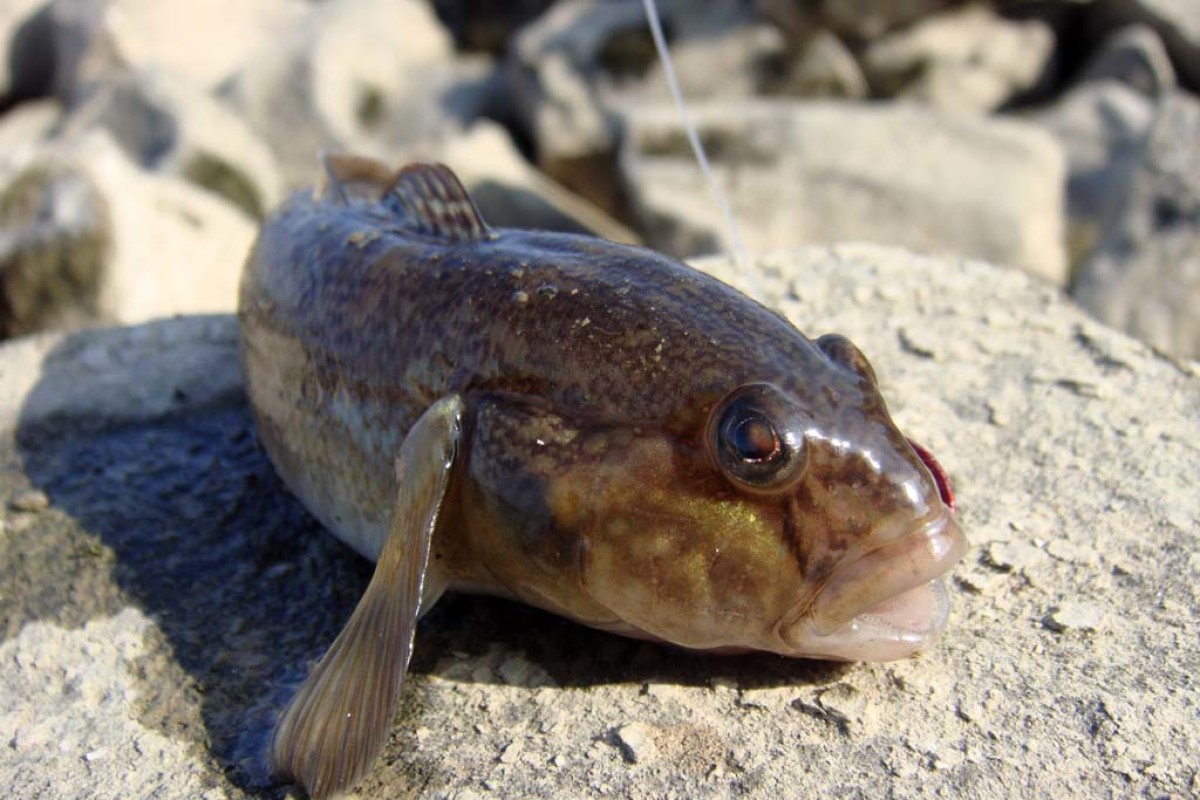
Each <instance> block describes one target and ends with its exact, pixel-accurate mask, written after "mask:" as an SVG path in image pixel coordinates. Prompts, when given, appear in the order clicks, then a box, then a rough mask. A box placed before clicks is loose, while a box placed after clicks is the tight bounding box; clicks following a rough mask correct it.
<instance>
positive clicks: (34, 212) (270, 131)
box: [0, 0, 1200, 800]
mask: <svg viewBox="0 0 1200 800" xmlns="http://www.w3.org/2000/svg"><path fill="white" fill-rule="evenodd" d="M660 5H661V6H662V9H663V15H664V23H665V27H666V29H667V33H668V37H669V38H670V40H671V42H672V47H673V50H674V53H675V56H676V59H677V66H678V69H679V72H680V77H681V81H682V83H683V89H684V92H685V94H686V95H687V96H688V98H689V99H690V101H691V105H692V113H693V116H694V117H695V119H696V122H697V125H698V128H699V131H700V135H701V138H702V139H703V140H704V142H705V143H706V146H707V148H708V150H709V154H710V157H711V158H712V161H713V163H714V167H715V170H716V173H717V177H718V179H719V180H720V181H721V182H722V184H723V185H724V186H725V187H726V189H727V191H728V192H729V195H730V201H731V205H732V206H733V209H734V211H735V214H736V216H737V217H738V219H739V221H740V223H741V226H742V236H743V238H744V240H745V241H746V243H747V245H748V247H749V249H750V250H751V251H752V252H753V253H757V254H759V255H757V256H755V257H754V258H753V261H754V264H753V266H752V267H751V269H753V270H754V271H755V274H758V275H760V277H759V278H758V282H759V283H761V284H762V286H763V288H764V294H765V295H766V300H767V302H768V304H769V305H772V306H773V307H776V308H779V309H780V310H782V311H783V312H784V313H786V314H788V315H789V316H790V317H791V318H793V319H794V320H795V321H796V322H797V324H798V325H799V326H800V328H801V329H802V330H805V331H807V332H808V333H810V334H813V335H815V334H818V333H822V332H826V331H830V330H837V331H841V332H843V333H846V334H847V335H849V336H850V337H851V338H853V339H854V340H855V341H856V342H857V343H858V344H859V345H860V346H861V347H862V348H863V350H865V351H866V352H867V354H868V355H869V356H870V357H871V359H872V361H873V363H874V365H875V368H876V371H877V372H878V373H879V374H880V377H881V379H882V381H883V384H884V390H885V395H886V396H887V397H888V399H889V402H890V403H891V404H892V407H893V411H894V413H895V415H896V417H897V418H898V420H899V421H900V422H901V423H902V425H903V426H904V427H906V429H907V430H908V431H909V432H910V433H911V434H912V435H913V436H914V437H915V438H917V439H919V440H920V441H922V442H924V443H925V444H927V445H929V446H930V447H931V449H933V450H934V451H935V452H936V453H937V454H938V457H939V459H940V460H941V461H942V463H943V464H944V465H945V466H946V467H947V468H948V469H949V471H950V472H951V473H952V475H953V477H954V479H955V481H956V484H957V487H958V491H959V494H960V499H961V507H962V510H961V514H962V521H963V525H964V529H965V530H966V532H967V534H968V536H969V537H970V539H971V542H972V545H973V549H972V550H971V552H970V553H969V555H968V556H967V558H966V559H965V561H964V562H963V564H962V565H960V567H959V568H958V569H957V570H956V573H955V579H954V586H953V589H954V594H955V600H956V610H955V614H954V618H953V620H952V625H951V628H950V630H949V632H948V633H947V635H946V637H945V638H944V640H943V641H942V642H941V643H940V644H939V645H938V646H937V647H936V648H935V649H933V650H932V651H930V652H928V653H926V654H924V655H922V656H921V657H919V658H916V659H913V660H910V661H905V662H900V663H897V664H891V665H876V666H851V667H846V666H831V665H822V664H818V663H810V662H789V661H785V660H783V659H778V658H775V657H761V656H760V657H739V658H733V659H730V658H712V657H704V656H696V655H690V654H685V653H678V652H675V651H672V650H670V649H667V648H661V647H655V646H652V645H648V644H641V643H636V642H631V641H627V640H624V639H620V638H617V637H612V636H607V635H604V634H601V633H596V632H593V631H589V630H586V629H582V628H580V627H578V626H574V625H571V624H569V623H567V622H564V621H562V620H558V619H556V618H553V617H549V616H546V615H544V614H541V613H538V612H535V611H532V610H529V609H526V608H523V607H519V606H515V605H512V604H507V603H502V602H498V601H494V600H481V599H473V598H452V599H450V600H448V601H445V602H444V603H443V604H442V605H440V606H439V607H438V608H437V609H435V611H434V612H433V613H432V614H431V615H430V616H429V617H428V618H427V619H426V620H425V621H424V622H423V623H422V626H421V629H420V633H419V635H418V644H417V652H416V656H415V660H414V673H415V678H414V680H413V681H412V682H411V684H410V685H409V687H408V689H407V690H406V692H407V694H406V698H405V702H404V706H403V709H402V712H401V715H400V718H399V719H398V721H397V725H396V728H395V732H394V734H393V737H392V740H391V742H390V743H389V745H388V749H387V752H386V755H385V757H384V758H383V759H382V760H381V761H380V764H379V766H378V768H377V769H376V771H375V772H373V773H372V775H371V776H370V777H369V778H368V779H367V780H366V781H365V782H364V784H363V785H362V786H360V787H359V788H358V790H357V791H358V793H359V794H360V795H361V796H363V797H377V796H389V797H390V796H414V797H462V798H470V797H484V796H498V797H541V796H556V797H560V796H561V797H573V796H616V797H621V796H629V797H646V798H649V797H681V798H683V797H697V796H715V797H725V796H729V797H733V796H750V797H768V796H782V797H811V796H830V795H833V796H839V797H842V796H844V797H864V798H865V797H879V796H899V797H908V796H952V797H960V796H971V797H982V798H1001V797H1009V796H1036V797H1055V798H1058V797H1064V796H1069V797H1081V798H1082V797H1088V798H1091V797H1107V796H1130V795H1133V796H1147V797H1187V796H1197V797H1200V770H1198V769H1197V764H1196V757H1195V754H1196V753H1197V752H1200V689H1198V687H1197V683H1196V677H1195V676H1196V675H1197V674H1200V622H1198V621H1197V608H1200V594H1198V590H1197V588H1196V587H1197V586H1198V585H1200V580H1198V579H1200V559H1198V557H1197V556H1196V555H1195V553H1196V552H1197V541H1196V540H1197V534H1198V532H1200V490H1198V488H1197V477H1196V476H1197V475H1200V436H1198V435H1197V434H1198V433H1200V428H1197V419H1198V418H1200V367H1197V362H1196V361H1194V360H1190V359H1195V358H1196V357H1197V356H1200V314H1198V313H1197V309H1200V144H1198V143H1200V99H1197V91H1200V23H1198V21H1200V4H1198V3H1197V2H1195V0H1175V1H1174V2H1162V1H1161V0H1154V1H1153V2H1151V1H1150V0H1091V1H1090V2H1078V1H1077V0H1072V1H1070V2H1068V1H1067V0H1062V2H1054V1H1051V2H1039V3H1015V4H1010V3H1005V4H990V3H965V4H964V3H959V2H947V1H946V0H911V2H905V3H883V2H873V1H870V0H868V1H866V2H849V1H848V0H847V1H846V2H826V3H815V2H804V1H803V0H760V1H759V2H757V3H745V2H736V1H735V0H717V2H698V1H697V0H660ZM320 149H332V150H339V149H341V150H350V151H354V152H360V153H365V154H370V155H374V156H376V157H379V158H383V159H385V160H388V161H390V162H396V163H403V162H405V161H408V160H412V159H417V158H420V159H440V160H444V161H446V162H447V163H448V164H450V165H451V166H452V167H453V168H454V169H455V170H456V171H458V172H459V174H460V175H461V176H462V177H463V179H464V182H465V183H466V184H467V186H468V187H469V188H470V190H471V191H472V193H473V194H474V196H475V197H476V199H477V201H478V203H479V205H480V206H481V208H482V209H483V213H484V216H485V217H486V218H487V219H488V220H489V221H491V222H492V223H493V224H498V225H512V226H524V227H538V228H546V229H555V230H570V231H585V232H593V233H597V234H600V235H603V236H606V237H609V238H615V239H620V240H622V241H631V242H643V243H647V244H650V245H652V246H654V247H656V248H658V249H660V250H664V251H666V252H669V253H673V254H675V255H678V256H680V257H693V256H697V255H701V254H705V253H713V252H721V251H725V250H726V249H727V248H728V245H727V236H728V234H727V232H726V230H725V227H724V225H723V224H722V223H721V219H720V215H719V213H718V211H717V208H716V206H715V204H713V203H712V202H711V201H710V200H709V195H708V193H707V189H706V188H705V187H704V185H703V183H702V180H701V178H700V174H699V172H698V170H697V168H696V167H695V164H694V162H693V160H692V156H691V154H690V152H689V151H688V149H687V147H686V142H685V137H684V133H683V130H682V128H681V125H680V123H679V121H678V116H677V113H676V111H675V110H674V108H673V106H672V105H670V102H669V99H668V96H667V92H666V88H665V84H664V82H663V75H662V70H661V67H660V66H659V65H658V63H657V62H656V60H655V56H654V53H653V48H652V46H651V44H650V40H649V36H648V33H647V29H646V26H645V22H644V18H643V17H642V9H641V4H640V3H639V2H636V1H635V0H610V1H609V2H599V1H596V0H566V1H565V2H557V3H551V2H549V0H521V2H513V3H490V2H479V1H477V0H476V1H472V0H435V2H432V3H431V4H427V3H424V2H418V1H417V0H326V2H309V0H252V1H251V2H246V1H244V0H208V1H207V2H204V3H186V4H176V3H171V4H166V3H160V2H154V0H108V2H99V0H11V1H10V2H8V3H0V339H5V338H9V339H11V341H9V342H7V343H5V344H0V786H4V787H8V789H9V794H8V796H13V797H16V798H21V800H24V799H25V798H52V799H53V800H60V798H76V797H95V798H105V797H112V798H126V797H163V798H168V797H169V798H174V797H179V798H184V797H187V798H194V797H205V798H220V797H280V796H285V795H287V793H288V790H287V789H281V788H277V787H273V786H271V785H270V784H269V783H268V782H267V781H266V780H265V778H264V776H263V775H262V773H261V769H260V768H259V767H258V766H257V763H258V762H257V755H258V753H259V751H260V749H261V742H262V738H263V736H264V732H265V731H266V729H267V728H268V726H269V725H270V721H271V716H272V714H273V713H274V711H275V710H277V709H278V708H279V706H280V705H281V704H282V702H283V701H284V699H285V698H286V695H287V687H288V686H289V685H291V684H292V683H294V682H295V681H296V680H297V679H298V678H299V676H301V675H302V674H303V672H304V665H305V663H306V661H307V660H308V659H311V658H314V657H316V656H317V655H318V654H319V653H320V652H321V651H322V649H323V647H324V646H325V645H326V644H328V642H329V641H330V640H331V639H332V637H333V636H334V635H335V633H336V631H337V629H338V628H339V627H340V625H341V622H342V621H343V620H344V619H345V617H346V616H347V614H348V613H349V611H350V609H351V608H352V607H353V605H354V603H355V602H356V600H357V598H358V596H359V593H360V592H361V590H362V588H363V586H364V585H365V581H366V578H367V576H368V575H369V565H366V564H365V563H363V562H362V561H361V560H360V559H358V558H357V557H355V556H354V555H352V554H351V553H350V552H349V551H347V550H346V549H345V548H344V547H342V546H341V545H339V544H338V543H337V542H336V541H335V540H333V539H332V537H330V536H328V535H327V534H325V533H324V532H322V531H321V530H320V528H319V526H317V525H316V523H314V522H313V521H312V520H311V519H310V518H309V517H308V516H307V514H306V513H305V512H304V511H303V509H302V508H300V507H299V506H298V504H297V503H296V502H295V501H294V500H292V499H291V498H290V497H289V496H288V495H287V494H286V493H285V492H284V490H283V489H282V487H281V486H280V484H279V482H278V480H277V479H276V478H275V477H274V474H273V472H272V470H271V467H270V465H269V464H268V463H267V461H266V460H265V458H264V456H263V454H262V452H261V450H260V449H259V447H258V445H257V444H256V440H255V433H254V430H253V426H252V424H251V422H250V420H249V417H248V415H247V412H246V409H245V405H244V399H243V397H242V388H241V386H242V384H241V376H240V374H239V372H238V367H237V361H236V330H235V326H234V322H233V320H232V318H231V317H230V316H228V314H227V312H228V311H230V310H231V309H232V306H233V301H234V292H235V287H236V283H237V279H238V275H239V272H240V268H241V262H242V259H243V256H244V253H245V252H246V249H247V248H248V247H249V244H250V242H251V240H252V238H253V236H254V231H255V227H256V225H257V223H258V221H259V220H260V219H261V218H262V216H263V215H264V214H265V213H267V212H268V210H269V209H270V208H271V207H272V206H274V205H275V204H276V203H277V202H279V200H280V199H281V198H282V197H284V196H285V195H286V194H287V193H288V192H290V191H292V190H294V189H296V188H298V187H303V186H307V185H311V183H312V182H313V181H314V179H315V178H316V177H317V175H318V168H317V164H316V160H315V157H314V156H315V153H316V152H317V151H318V150H320ZM855 241H869V242H874V243H876V245H872V246H867V245H849V244H844V243H845V242H855ZM801 245H809V246H808V247H803V248H800V249H797V248H798V247H800V246H801ZM878 245H885V246H878ZM764 253H774V254H773V255H762V254H764ZM917 253H923V254H926V255H917ZM981 260H983V261H987V262H990V263H991V264H994V265H996V266H989V265H988V264H985V263H982V261H981ZM705 263H706V268H707V269H710V270H712V271H714V272H715V273H717V274H718V275H720V276H721V277H723V278H725V279H727V280H730V281H731V282H733V283H735V284H742V285H746V284H747V281H748V280H749V278H748V277H747V276H746V275H745V274H741V273H738V272H737V271H735V270H734V269H733V268H732V267H731V266H730V265H729V263H728V262H726V261H721V260H710V261H707V262H705ZM1077 304H1078V305H1077ZM1081 309H1082V310H1081ZM1085 311H1086V313H1085ZM178 314H184V315H187V316H184V317H183V318H181V319H174V320H168V321H159V322H151V323H149V324H136V325H133V326H132V327H124V328H122V327H116V328H109V329H105V330H99V331H98V330H94V326H96V325H111V324H114V323H116V324H130V323H144V322H145V321H146V320H151V319H156V318H160V317H167V316H171V315H178ZM205 314H208V315H210V316H202V315H205ZM1089 314H1090V315H1094V317H1092V316H1089ZM1095 318H1099V319H1101V320H1104V321H1105V322H1106V323H1107V325H1111V326H1114V327H1115V328H1118V329H1124V330H1126V331H1128V332H1129V333H1131V334H1132V335H1133V336H1135V337H1140V339H1141V340H1142V342H1145V343H1142V342H1139V341H1138V340H1137V339H1134V338H1127V337H1126V336H1125V335H1124V334H1120V333H1116V332H1114V331H1113V330H1112V329H1110V328H1109V327H1106V326H1105V324H1103V323H1101V322H1097V321H1095ZM53 329H58V330H59V331H61V332H59V333H50V334H41V335H32V336H31V335H29V334H35V333H36V332H38V331H45V330H53Z"/></svg>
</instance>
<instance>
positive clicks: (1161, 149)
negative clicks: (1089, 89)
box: [1071, 92, 1200, 358]
mask: <svg viewBox="0 0 1200 800" xmlns="http://www.w3.org/2000/svg"><path fill="white" fill-rule="evenodd" d="M1197 141H1200V101H1197V100H1196V99H1195V98H1194V97H1192V96H1191V95H1187V94H1184V93H1182V92H1171V93H1168V94H1167V95H1166V96H1164V97H1163V99H1162V100H1161V102H1160V105H1159V108H1158V109H1157V119H1156V120H1155V122H1154V126H1153V128H1152V130H1151V131H1150V134H1149V137H1148V139H1147V141H1146V143H1145V146H1144V150H1143V152H1142V154H1141V158H1140V159H1139V163H1138V165H1137V171H1136V173H1135V174H1134V175H1133V178H1132V181H1131V184H1130V189H1129V191H1128V192H1126V193H1125V194H1124V195H1123V196H1122V202H1121V203H1120V204H1119V205H1118V206H1117V207H1116V208H1114V209H1113V211H1112V213H1111V214H1110V215H1109V217H1108V218H1107V219H1106V220H1105V221H1104V223H1103V231H1104V233H1103V235H1102V237H1101V238H1100V240H1099V242H1098V244H1097V247H1096V250H1095V252H1094V254H1093V255H1092V256H1091V257H1090V258H1089V259H1088V260H1087V261H1085V262H1084V263H1083V264H1082V265H1081V267H1080V269H1079V274H1078V276H1077V278H1076V281H1075V283H1074V285H1073V286H1072V289H1071V294H1072V295H1073V296H1074V297H1075V299H1077V300H1078V301H1079V302H1080V303H1081V304H1082V305H1083V306H1084V307H1085V308H1087V309H1088V310H1089V311H1091V312H1092V313H1093V314H1095V315H1096V316H1097V317H1099V318H1100V319H1102V320H1104V321H1105V322H1107V323H1108V324H1110V325H1113V326H1114V327H1119V328H1122V329H1124V330H1126V331H1128V332H1130V333H1132V334H1133V335H1135V336H1137V337H1139V338H1141V339H1144V340H1145V341H1147V342H1150V343H1151V344H1154V345H1155V346H1157V347H1161V348H1162V349H1164V350H1166V351H1167V352H1170V353H1175V354H1176V355H1180V356H1183V357H1185V358H1197V357H1200V149H1198V148H1197V147H1196V142H1197Z"/></svg>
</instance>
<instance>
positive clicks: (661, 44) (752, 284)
mask: <svg viewBox="0 0 1200 800" xmlns="http://www.w3.org/2000/svg"><path fill="white" fill-rule="evenodd" d="M642 7H643V8H644V9H646V21H647V22H649V23H650V35H651V37H653V39H654V47H655V49H656V50H658V58H659V61H661V62H662V65H663V72H664V73H665V74H666V76H667V88H668V89H670V91H671V97H673V98H674V99H675V107H676V108H677V109H679V116H680V117H681V118H682V119H683V127H684V130H685V131H687V138H688V142H689V143H691V145H692V152H693V153H695V155H696V161H697V162H699V164H700V170H701V171H702V172H703V173H704V178H705V180H707V181H708V188H709V189H710V190H712V193H713V197H715V198H716V201H717V205H718V206H719V207H720V209H721V215H722V216H723V217H724V218H725V226H726V227H727V228H728V229H729V241H730V244H731V245H732V249H733V253H732V255H733V261H734V263H735V264H736V265H737V268H738V271H739V272H741V273H742V275H743V276H745V279H746V282H747V284H748V285H749V288H750V295H751V297H753V298H754V299H755V300H757V301H759V302H760V303H761V302H763V296H762V292H761V291H760V290H759V286H758V278H757V276H756V275H755V274H754V271H753V270H752V269H750V264H749V262H748V260H747V259H746V250H745V248H744V247H742V237H741V234H740V233H739V232H738V226H737V220H735V219H734V216H733V209H732V208H731V207H730V205H729V200H728V199H727V198H726V197H725V192H723V191H722V190H721V186H720V184H718V183H717V179H716V176H714V175H713V171H712V167H711V166H710V165H709V163H708V156H706V155H705V154H704V145H702V144H701V143H700V136H699V134H698V133H696V125H695V123H694V122H693V121H692V116H691V114H690V113H688V109H687V104H686V103H685V102H684V100H683V92H682V91H681V90H680V88H679V81H678V80H676V78H675V65H674V64H673V63H672V62H671V53H670V51H668V50H667V40H666V37H664V36H663V31H662V23H661V21H660V20H659V16H658V6H657V5H656V4H655V2H654V0H642Z"/></svg>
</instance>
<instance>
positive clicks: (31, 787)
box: [0, 608, 226, 800]
mask: <svg viewBox="0 0 1200 800" xmlns="http://www.w3.org/2000/svg"><path fill="white" fill-rule="evenodd" d="M152 626H153V623H152V622H151V621H150V620H149V619H148V618H147V617H146V616H145V615H144V614H143V613H141V612H140V611H137V610H135V609H133V608H126V609H124V610H122V611H121V612H120V613H119V614H117V615H116V616H113V617H108V618H101V619H95V620H93V621H91V622H89V623H88V624H87V625H85V626H83V627H82V628H79V629H73V630H71V629H66V628H61V627H58V626H56V625H53V624H49V623H43V622H35V623H31V624H29V625H26V626H25V627H24V628H22V629H21V631H20V632H19V633H18V634H17V635H16V636H14V637H13V638H11V639H9V640H7V641H5V642H3V643H2V644H0V683H2V684H3V685H4V687H5V690H6V691H4V692H3V693H2V694H0V736H3V737H4V741H5V743H6V749H9V751H10V753H11V755H9V756H7V757H6V758H5V759H3V760H0V779H2V780H3V782H4V787H5V792H6V794H7V795H8V796H9V797H14V798H16V797H60V798H67V797H90V798H95V800H119V799H120V798H128V797H150V796H154V797H161V798H164V799H166V798H170V800H184V798H195V797H208V796H210V795H208V794H205V792H206V790H208V788H209V775H208V774H207V773H209V772H210V770H209V769H207V768H206V767H205V766H204V765H202V764H201V763H199V762H197V761H196V760H195V755H194V752H195V751H194V749H193V748H192V747H191V746H189V745H186V744H183V743H181V742H178V741H176V740H174V739H171V738H169V737H168V736H166V735H164V733H163V732H162V731H159V730H155V729H153V728H150V727H146V726H144V725H142V724H141V723H140V722H139V721H138V719H139V717H138V704H139V702H140V699H141V696H142V695H144V694H146V692H145V687H143V686H142V685H141V681H139V680H138V679H137V678H136V670H135V669H132V668H131V665H132V664H134V663H136V660H137V659H138V657H139V656H142V655H143V652H144V649H145V648H144V647H143V637H144V636H145V634H146V632H147V631H148V630H149V629H150V628H151V627H152ZM14 711H16V712H17V715H15V716H14V714H13V712H14ZM21 712H25V713H24V714H23V713H21ZM13 723H15V724H13ZM10 725H12V727H10ZM85 743H86V744H85ZM14 751H15V752H14ZM48 776H53V778H52V779H51V778H48ZM168 776H169V777H168ZM164 779H166V780H164ZM225 796H226V795H225V793H224V792H222V793H220V794H217V795H215V797H225Z"/></svg>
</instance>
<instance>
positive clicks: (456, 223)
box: [380, 164, 493, 242]
mask: <svg viewBox="0 0 1200 800" xmlns="http://www.w3.org/2000/svg"><path fill="white" fill-rule="evenodd" d="M380 202H381V203H383V205H384V207H385V208H387V209H388V210H389V211H391V212H392V214H394V215H395V216H397V217H398V218H399V219H400V220H401V221H402V223H403V225H404V227H405V228H406V229H408V230H410V231H413V232H414V233H419V234H422V235H424V236H432V237H435V238H438V239H444V240H446V241H449V242H471V241H485V240H487V239H490V238H492V235H493V234H492V233H491V231H490V229H489V228H488V226H487V224H486V223H485V222H484V221H483V217H482V216H481V215H480V214H479V209H478V208H477V207H476V206H475V202H474V201H473V200H471V196H470V195H469V194H467V190H466V189H465V188H463V185H462V183H461V182H460V181H459V179H458V176H457V175H455V174H454V173H453V172H452V171H451V170H450V168H449V167H447V166H446V165H445V164H409V165H408V166H406V167H403V168H402V169H401V170H400V171H399V172H397V173H396V176H395V180H394V181H393V182H392V185H391V186H390V187H389V188H388V189H387V190H386V191H385V192H384V193H383V196H382V197H381V198H380Z"/></svg>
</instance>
